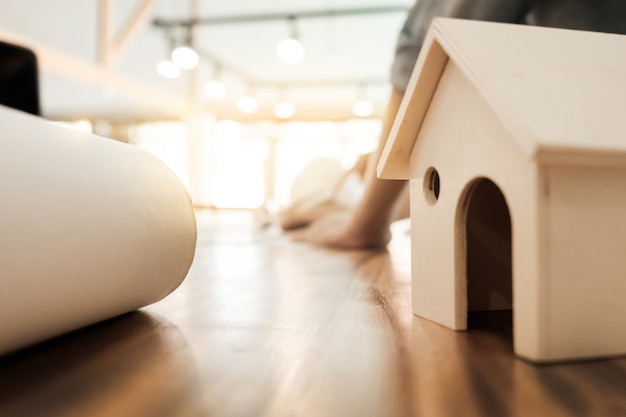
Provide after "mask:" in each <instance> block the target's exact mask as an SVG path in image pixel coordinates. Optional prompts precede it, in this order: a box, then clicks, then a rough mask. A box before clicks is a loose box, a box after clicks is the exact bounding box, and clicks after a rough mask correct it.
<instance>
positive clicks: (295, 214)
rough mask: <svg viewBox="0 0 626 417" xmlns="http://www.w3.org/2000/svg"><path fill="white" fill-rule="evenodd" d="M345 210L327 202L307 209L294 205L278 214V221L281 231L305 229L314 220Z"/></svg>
mask: <svg viewBox="0 0 626 417" xmlns="http://www.w3.org/2000/svg"><path fill="white" fill-rule="evenodd" d="M345 210H347V209H346V207H344V206H342V205H340V204H337V203H336V202H334V201H331V200H328V201H324V202H321V203H320V204H317V205H314V206H312V207H309V208H301V207H300V206H299V205H294V206H292V207H290V208H288V209H287V210H284V211H282V212H280V213H279V214H278V221H279V224H280V227H281V228H282V229H283V230H294V229H299V228H302V227H307V226H309V225H310V224H311V223H313V222H315V221H316V220H318V219H320V218H322V217H324V216H327V215H329V214H331V213H334V212H341V211H345Z"/></svg>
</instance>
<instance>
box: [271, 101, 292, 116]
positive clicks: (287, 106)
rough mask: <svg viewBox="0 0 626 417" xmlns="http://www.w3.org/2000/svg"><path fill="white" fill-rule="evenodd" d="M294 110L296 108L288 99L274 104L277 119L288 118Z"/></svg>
mask: <svg viewBox="0 0 626 417" xmlns="http://www.w3.org/2000/svg"><path fill="white" fill-rule="evenodd" d="M295 112H296V108H295V106H294V105H293V103H290V102H288V101H283V102H281V103H277V104H276V105H275V106H274V116H276V117H278V118H279V119H289V118H290V117H291V116H293V115H294V113H295Z"/></svg>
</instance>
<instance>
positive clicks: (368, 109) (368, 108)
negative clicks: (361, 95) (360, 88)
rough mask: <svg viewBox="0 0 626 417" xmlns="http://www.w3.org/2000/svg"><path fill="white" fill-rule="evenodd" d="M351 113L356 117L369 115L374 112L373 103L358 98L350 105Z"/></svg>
mask: <svg viewBox="0 0 626 417" xmlns="http://www.w3.org/2000/svg"><path fill="white" fill-rule="evenodd" d="M352 113H354V115H355V116H358V117H367V116H371V115H372V114H373V113H374V104H373V103H372V102H371V101H370V100H358V101H356V102H355V103H354V104H353V105H352Z"/></svg>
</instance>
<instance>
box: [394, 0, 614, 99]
mask: <svg viewBox="0 0 626 417" xmlns="http://www.w3.org/2000/svg"><path fill="white" fill-rule="evenodd" d="M437 16H442V17H454V18H460V19H473V20H485V21H493V22H504V23H519V24H529V25H537V26H550V27H558V28H568V29H579V30H590V31H597V32H611V33H620V34H626V0H417V2H416V3H415V5H414V6H413V8H412V9H411V10H410V11H409V14H408V17H407V19H406V21H405V23H404V26H403V27H402V30H401V31H400V35H399V37H398V42H397V45H396V53H395V58H394V62H393V65H392V67H391V83H392V85H393V87H394V88H395V89H397V90H400V91H404V90H405V89H406V86H407V84H408V82H409V78H410V76H411V72H412V71H413V66H414V65H415V61H416V60H417V55H418V54H419V51H420V48H421V47H422V43H423V41H424V37H425V36H426V32H427V31H428V27H429V25H430V22H431V20H432V19H433V18H434V17H437Z"/></svg>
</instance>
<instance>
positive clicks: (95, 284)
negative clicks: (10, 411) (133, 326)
mask: <svg viewBox="0 0 626 417" xmlns="http://www.w3.org/2000/svg"><path fill="white" fill-rule="evenodd" d="M0 132H1V133H0V354H2V353H6V352H9V351H12V350H15V349H18V348H21V347H23V346H26V345H30V344H33V343H36V342H39V341H41V340H44V339H47V338H50V337H53V336H57V335H60V334H62V333H65V332H68V331H71V330H74V329H78V328H80V327H83V326H86V325H89V324H92V323H95V322H98V321H101V320H105V319H108V318H111V317H114V316H117V315H120V314H123V313H126V312H129V311H133V310H136V309H138V308H140V307H143V306H146V305H148V304H151V303H153V302H155V301H158V300H160V299H161V298H163V297H165V296H166V295H167V294H169V293H170V292H171V291H173V290H174V289H175V288H176V287H178V285H180V283H181V282H182V281H183V279H184V278H185V276H186V275H187V272H188V270H189V267H190V266H191V262H192V260H193V256H194V252H195V246H196V222H195V215H194V211H193V207H192V204H191V200H190V198H189V195H188V193H187V191H186V189H185V188H184V186H183V185H182V184H181V183H180V181H179V180H178V178H177V177H176V176H175V175H174V174H173V173H172V172H171V171H170V170H169V169H168V168H167V167H166V166H165V165H164V164H163V163H162V162H161V161H159V160H158V159H157V158H155V157H153V156H152V155H150V154H148V153H147V152H145V151H142V150H140V149H138V148H136V147H134V146H132V145H128V144H124V143H120V142H116V141H114V140H110V139H105V138H102V137H98V136H96V135H92V134H89V133H84V132H78V131H73V130H70V129H67V128H64V127H61V126H57V125H55V124H53V123H51V122H48V121H46V120H44V119H42V118H39V117H36V116H31V115H28V114H26V113H22V112H18V111H15V110H11V109H8V108H6V107H1V106H0Z"/></svg>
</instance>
